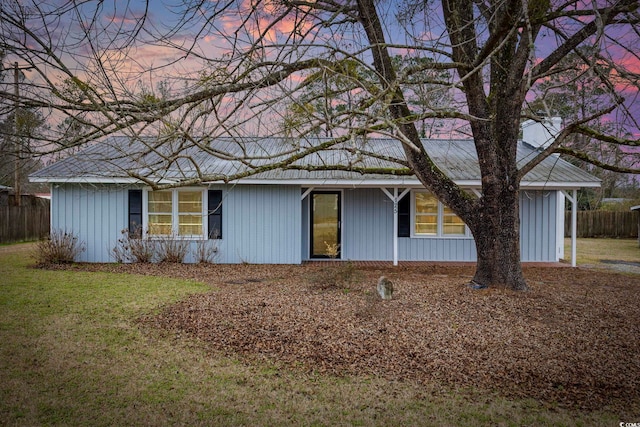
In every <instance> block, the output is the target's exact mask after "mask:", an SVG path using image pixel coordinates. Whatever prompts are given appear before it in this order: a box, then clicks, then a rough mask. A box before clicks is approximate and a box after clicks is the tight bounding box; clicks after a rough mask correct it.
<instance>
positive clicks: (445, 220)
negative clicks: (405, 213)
mask: <svg viewBox="0 0 640 427" xmlns="http://www.w3.org/2000/svg"><path fill="white" fill-rule="evenodd" d="M413 213H414V215H413V235H414V236H434V237H438V236H439V237H449V236H451V237H454V236H466V235H467V228H466V226H465V224H464V222H463V221H462V220H461V219H460V218H459V217H458V215H456V214H455V213H454V212H453V211H452V210H451V209H450V208H448V207H447V206H445V205H444V204H442V203H440V201H438V199H437V198H436V197H435V196H434V195H433V194H431V193H428V192H425V191H414V192H413Z"/></svg>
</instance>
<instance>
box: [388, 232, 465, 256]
mask: <svg viewBox="0 0 640 427" xmlns="http://www.w3.org/2000/svg"><path fill="white" fill-rule="evenodd" d="M398 259H399V260H400V261H475V260H476V245H475V242H474V241H473V239H472V238H470V237H468V238H464V237H454V238H446V239H443V238H431V237H426V238H409V237H403V238H399V239H398Z"/></svg>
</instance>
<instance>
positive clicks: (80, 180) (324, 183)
mask: <svg viewBox="0 0 640 427" xmlns="http://www.w3.org/2000/svg"><path fill="white" fill-rule="evenodd" d="M29 181H31V182H39V183H50V184H145V183H144V182H142V181H140V180H138V179H136V178H131V177H120V178H117V177H72V178H56V177H31V178H30V179H29ZM157 183H158V184H172V183H175V181H172V180H168V179H163V180H160V181H158V182H157ZM230 183H231V184H240V185H301V186H306V187H310V186H318V187H416V188H420V187H423V185H422V183H421V182H420V181H419V180H418V179H416V178H396V179H366V178H362V179H259V178H244V179H239V180H234V181H230ZM203 184H224V183H223V182H219V181H212V182H206V183H203ZM456 184H458V185H459V186H461V187H466V188H481V187H482V183H481V182H480V180H459V181H456ZM598 187H600V182H594V181H581V182H548V181H540V182H537V181H523V182H522V183H521V184H520V188H521V189H523V190H545V189H546V190H549V189H563V190H566V189H578V188H598Z"/></svg>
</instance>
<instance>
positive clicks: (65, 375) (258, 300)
mask: <svg viewBox="0 0 640 427" xmlns="http://www.w3.org/2000/svg"><path fill="white" fill-rule="evenodd" d="M630 242H633V243H630ZM634 244H635V245H634ZM592 248H593V249H592ZM30 250H31V246H30V245H12V246H4V247H0V277H2V279H1V283H2V284H1V285H0V287H1V289H0V342H2V345H1V346H0V420H2V424H8V425H33V424H58V425H60V424H63V425H87V424H90V425H107V424H109V425H121V424H127V425H159V424H160V425H161V424H185V425H198V424H202V425H211V424H219V425H283V424H284V425H301V424H302V425H618V424H619V423H620V422H635V421H638V420H639V419H640V343H639V340H638V337H640V324H639V323H638V319H639V318H640V297H639V296H638V295H639V293H638V288H639V287H640V275H639V274H633V273H634V271H635V270H634V269H635V268H636V267H635V265H634V263H635V262H637V261H638V260H640V249H639V248H638V247H637V241H613V240H599V241H586V240H585V241H582V240H580V241H579V246H578V250H579V254H581V253H584V254H585V255H584V258H579V259H578V264H579V265H588V266H589V268H585V267H580V268H578V269H571V268H557V267H556V268H542V267H528V268H527V269H526V276H527V278H528V281H529V284H530V286H531V288H532V289H531V291H530V292H528V293H524V294H523V293H519V294H517V293H513V292H508V291H501V290H487V291H472V290H470V289H468V288H466V287H465V286H464V283H465V282H466V281H468V280H469V278H470V277H471V275H472V273H473V270H472V268H471V267H468V266H442V265H419V266H403V267H400V268H395V269H394V268H390V267H384V268H382V267H362V266H352V265H350V264H340V265H339V266H338V265H336V264H327V265H320V266H319V265H305V266H268V267H267V266H258V265H240V266H222V265H219V266H206V265H203V266H183V265H162V266H154V265H74V266H71V267H69V268H66V269H58V270H45V269H37V268H33V266H32V263H33V262H32V261H31V260H30V259H29V257H28V254H29V251H30ZM634 251H636V252H634ZM598 254H602V255H601V256H600V255H598ZM603 259H604V260H606V261H616V263H611V262H605V263H603V262H601V261H602V260H603ZM619 266H625V267H624V272H623V273H618V272H617V271H612V270H611V269H613V268H618V267H619ZM639 269H640V267H639ZM381 274H385V275H387V276H388V277H389V278H390V279H391V280H392V281H393V282H394V286H395V288H396V294H395V296H394V299H393V300H391V301H380V300H378V299H377V298H376V297H375V294H374V289H375V282H376V280H377V278H378V277H379V276H380V275H381Z"/></svg>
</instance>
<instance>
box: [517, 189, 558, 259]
mask: <svg viewBox="0 0 640 427" xmlns="http://www.w3.org/2000/svg"><path fill="white" fill-rule="evenodd" d="M557 201H558V198H557V195H556V192H555V191H522V192H521V196H520V256H521V258H522V261H557V260H558V258H557V253H556V252H557V248H556V237H557V235H558V233H557V229H556V227H557V220H558V214H557V210H556V209H557V206H558V205H557Z"/></svg>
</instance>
